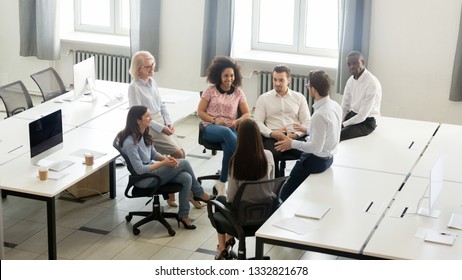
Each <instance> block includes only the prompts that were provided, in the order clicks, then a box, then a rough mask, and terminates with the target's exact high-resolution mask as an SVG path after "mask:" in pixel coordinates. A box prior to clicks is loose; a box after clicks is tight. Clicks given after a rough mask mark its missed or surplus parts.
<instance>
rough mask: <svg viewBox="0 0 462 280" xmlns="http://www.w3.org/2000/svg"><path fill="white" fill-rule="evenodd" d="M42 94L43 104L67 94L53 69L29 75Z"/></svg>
mask: <svg viewBox="0 0 462 280" xmlns="http://www.w3.org/2000/svg"><path fill="white" fill-rule="evenodd" d="M30 77H31V78H32V80H34V81H35V83H36V84H37V86H38V87H39V89H40V91H41V92H42V96H43V102H45V101H48V100H50V99H53V98H55V97H57V96H59V95H61V94H64V93H66V92H67V90H66V87H65V86H64V83H63V80H62V79H61V77H60V76H59V74H58V72H56V70H55V69H54V68H53V67H49V68H47V69H44V70H42V71H39V72H37V73H34V74H32V75H30Z"/></svg>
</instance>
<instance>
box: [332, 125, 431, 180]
mask: <svg viewBox="0 0 462 280" xmlns="http://www.w3.org/2000/svg"><path fill="white" fill-rule="evenodd" d="M438 126H439V124H438V123H433V122H424V121H415V120H408V119H397V118H390V117H381V118H380V119H379V121H378V126H377V128H376V130H375V131H374V132H372V133H371V134H370V135H368V136H366V137H359V138H355V139H350V140H347V141H342V142H340V144H339V146H338V152H337V154H336V155H335V156H334V163H333V164H334V165H336V166H347V167H353V168H360V169H366V170H374V171H382V172H390V173H395V174H408V173H409V172H410V171H411V170H412V168H413V167H414V164H415V163H416V162H417V160H418V159H419V157H420V155H421V154H422V152H423V151H424V149H425V147H426V146H427V144H428V142H429V141H430V139H431V137H432V135H433V134H434V133H435V131H436V129H437V128H438Z"/></svg>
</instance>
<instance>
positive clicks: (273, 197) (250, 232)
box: [207, 177, 289, 260]
mask: <svg viewBox="0 0 462 280" xmlns="http://www.w3.org/2000/svg"><path fill="white" fill-rule="evenodd" d="M288 178H289V177H279V178H275V179H271V180H260V181H246V182H242V183H241V185H240V186H239V189H238V191H237V193H236V195H235V196H234V199H233V202H232V203H231V205H229V206H226V205H225V204H223V203H222V202H220V200H222V198H224V197H219V198H218V199H216V200H210V201H209V202H208V203H207V213H208V217H209V219H210V222H211V223H212V226H213V227H214V228H215V229H217V232H220V233H227V234H230V235H232V236H234V237H236V238H237V239H238V241H239V245H238V255H237V259H239V260H244V259H246V245H245V244H246V242H245V238H246V237H248V236H255V232H256V231H257V230H258V229H259V228H260V227H261V226H262V225H263V224H264V223H265V222H266V220H267V219H268V218H269V217H270V216H271V215H272V214H273V213H274V211H276V209H277V208H278V207H279V206H280V205H281V204H282V201H281V199H280V194H281V190H282V188H283V186H284V184H285V182H286V181H287V179H288ZM257 187H258V188H259V190H258V193H259V194H260V193H268V196H266V197H260V198H258V197H256V196H255V188H257Z"/></svg>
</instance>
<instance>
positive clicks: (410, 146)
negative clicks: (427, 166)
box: [408, 141, 414, 149]
mask: <svg viewBox="0 0 462 280" xmlns="http://www.w3.org/2000/svg"><path fill="white" fill-rule="evenodd" d="M412 145H414V141H412V143H411V145H409V148H408V149H410V148H412Z"/></svg>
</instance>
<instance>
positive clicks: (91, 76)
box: [65, 56, 96, 101]
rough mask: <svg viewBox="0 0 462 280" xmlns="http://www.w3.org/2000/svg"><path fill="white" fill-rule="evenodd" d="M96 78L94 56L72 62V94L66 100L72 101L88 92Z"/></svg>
mask: <svg viewBox="0 0 462 280" xmlns="http://www.w3.org/2000/svg"><path fill="white" fill-rule="evenodd" d="M95 79H96V74H95V57H94V56H92V57H90V58H87V59H85V60H84V61H82V62H79V63H77V64H74V95H73V96H71V97H70V98H68V99H65V100H66V101H74V100H76V99H78V98H80V97H82V96H83V95H84V94H90V93H91V89H92V87H93V86H94V83H95Z"/></svg>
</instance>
